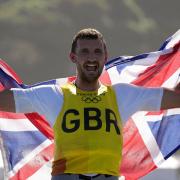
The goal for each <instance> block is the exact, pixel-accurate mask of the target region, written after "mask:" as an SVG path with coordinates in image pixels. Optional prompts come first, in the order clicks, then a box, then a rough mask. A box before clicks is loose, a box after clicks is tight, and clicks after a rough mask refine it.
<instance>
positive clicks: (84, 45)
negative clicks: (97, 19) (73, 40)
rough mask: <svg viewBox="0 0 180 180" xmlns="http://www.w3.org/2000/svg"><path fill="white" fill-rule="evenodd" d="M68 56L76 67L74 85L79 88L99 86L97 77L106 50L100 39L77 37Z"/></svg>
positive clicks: (89, 88) (95, 88) (93, 88)
mask: <svg viewBox="0 0 180 180" xmlns="http://www.w3.org/2000/svg"><path fill="white" fill-rule="evenodd" d="M70 58H71V60H72V62H73V63H75V64H76V68H77V79H76V81H75V83H76V86H77V87H78V88H80V89H81V90H86V91H93V90H97V89H98V88H99V85H100V83H99V77H100V75H101V73H102V70H103V68H104V65H105V63H106V62H107V51H106V48H105V45H104V44H103V42H102V40H101V39H90V40H88V39H79V40H78V41H77V47H76V51H75V53H70Z"/></svg>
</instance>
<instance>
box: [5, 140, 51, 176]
mask: <svg viewBox="0 0 180 180" xmlns="http://www.w3.org/2000/svg"><path fill="white" fill-rule="evenodd" d="M51 144H52V141H50V140H49V139H47V140H45V141H44V142H43V143H42V144H40V145H39V146H38V147H37V148H35V149H34V150H33V151H31V152H30V153H29V154H28V155H26V156H25V157H24V158H23V159H22V160H21V161H19V162H18V163H17V164H16V165H15V166H14V168H13V170H11V171H10V172H9V173H8V176H9V177H13V176H14V175H15V174H16V173H17V172H18V171H19V169H20V168H22V167H23V166H24V165H26V164H27V163H28V162H29V161H31V160H32V159H33V158H34V157H35V156H36V155H37V154H38V153H40V152H41V151H42V150H43V149H45V148H46V147H48V146H49V145H51ZM44 161H45V160H43V159H37V161H36V160H35V161H34V162H33V163H34V166H36V164H37V163H40V164H42V165H43V164H44ZM32 166H33V164H32Z"/></svg>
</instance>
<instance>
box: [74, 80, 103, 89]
mask: <svg viewBox="0 0 180 180" xmlns="http://www.w3.org/2000/svg"><path fill="white" fill-rule="evenodd" d="M75 85H76V86H77V87H78V88H79V89H81V90H83V91H96V90H98V89H99V87H100V82H99V80H97V81H93V82H87V81H86V82H84V81H82V80H79V79H76V80H75Z"/></svg>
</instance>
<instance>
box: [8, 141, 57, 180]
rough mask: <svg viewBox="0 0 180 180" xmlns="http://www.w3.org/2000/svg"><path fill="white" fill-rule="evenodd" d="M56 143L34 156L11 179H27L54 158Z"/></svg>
mask: <svg viewBox="0 0 180 180" xmlns="http://www.w3.org/2000/svg"><path fill="white" fill-rule="evenodd" d="M53 152H54V144H51V145H49V146H48V147H46V148H45V149H43V150H42V151H41V152H40V153H39V154H37V155H36V156H34V157H33V158H32V159H31V160H30V161H29V162H28V163H27V164H26V165H24V166H23V167H22V168H20V169H19V170H18V172H17V173H16V174H15V175H14V176H13V177H11V178H9V180H20V179H27V178H29V177H30V176H32V175H33V174H34V173H35V172H36V171H38V170H39V169H40V168H41V167H42V166H43V165H44V164H45V163H47V162H48V161H50V160H51V159H52V158H53Z"/></svg>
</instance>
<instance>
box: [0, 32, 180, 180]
mask: <svg viewBox="0 0 180 180" xmlns="http://www.w3.org/2000/svg"><path fill="white" fill-rule="evenodd" d="M74 78H75V77H68V78H60V79H55V80H50V81H46V82H41V83H38V84H35V85H33V86H38V85H40V84H59V85H61V84H64V83H65V82H67V81H72V80H74ZM100 80H101V81H102V82H103V83H105V84H116V83H132V84H135V85H138V86H145V87H160V86H162V87H167V88H173V87H175V85H176V84H177V83H178V82H179V80H180V30H179V31H178V32H176V33H175V34H174V35H173V36H171V37H169V38H168V39H167V40H166V41H165V42H164V43H163V44H162V46H161V48H160V49H159V50H158V51H156V52H150V53H145V54H141V55H137V56H120V57H117V58H115V59H112V60H110V61H109V62H108V63H107V64H106V70H105V71H104V73H103V74H102V76H101V78H100ZM12 87H18V88H28V87H30V86H27V85H24V84H23V83H22V81H21V79H20V78H19V77H18V75H17V74H16V73H15V72H14V71H13V70H12V69H11V68H10V67H9V66H8V65H7V64H6V63H5V62H4V61H3V60H0V91H2V90H3V89H10V88H12ZM127 108H128V107H127ZM178 127H180V109H179V108H177V109H171V110H166V111H160V112H145V111H143V112H137V113H136V114H134V115H133V116H132V117H131V118H130V119H129V120H128V122H127V123H126V124H125V126H124V128H123V139H124V144H123V159H122V165H121V167H119V171H120V172H121V174H122V175H123V176H124V177H125V178H126V179H127V180H136V179H139V178H140V177H143V176H145V175H146V174H148V173H149V172H151V171H152V170H154V169H156V168H158V167H159V166H160V165H161V164H162V162H164V161H165V160H166V159H167V158H168V157H170V156H171V155H172V154H173V153H175V152H176V151H177V150H178V149H179V148H180V132H179V129H178ZM0 139H1V141H0V142H1V143H0V147H1V151H2V155H3V160H4V168H5V178H6V179H9V180H24V179H29V180H37V179H39V178H43V179H45V180H46V179H47V180H48V179H50V178H51V176H50V172H51V162H52V160H53V132H52V129H51V128H50V126H49V124H48V122H47V121H46V120H45V118H44V117H43V116H40V115H39V114H37V113H31V114H15V113H9V112H0Z"/></svg>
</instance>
